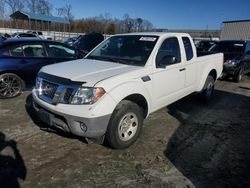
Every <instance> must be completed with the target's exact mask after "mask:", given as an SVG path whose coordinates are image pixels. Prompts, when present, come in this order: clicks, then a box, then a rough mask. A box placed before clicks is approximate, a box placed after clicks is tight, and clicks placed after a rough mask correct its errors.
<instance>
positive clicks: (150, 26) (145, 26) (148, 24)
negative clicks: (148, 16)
mask: <svg viewBox="0 0 250 188" xmlns="http://www.w3.org/2000/svg"><path fill="white" fill-rule="evenodd" d="M142 29H143V30H144V31H151V30H152V29H153V24H152V23H151V22H150V21H148V20H143V22H142Z"/></svg>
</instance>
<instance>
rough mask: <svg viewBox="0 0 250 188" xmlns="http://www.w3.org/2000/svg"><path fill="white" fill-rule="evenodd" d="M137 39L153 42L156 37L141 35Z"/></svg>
mask: <svg viewBox="0 0 250 188" xmlns="http://www.w3.org/2000/svg"><path fill="white" fill-rule="evenodd" d="M139 40H141V41H151V42H154V41H155V40H156V38H155V37H141V38H140V39H139Z"/></svg>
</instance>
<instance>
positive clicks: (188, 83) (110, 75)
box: [32, 33, 223, 149]
mask: <svg viewBox="0 0 250 188" xmlns="http://www.w3.org/2000/svg"><path fill="white" fill-rule="evenodd" d="M222 67H223V54H213V55H207V56H203V57H197V55H196V48H195V46H194V44H193V41H192V38H191V37H190V36H189V35H188V34H183V33H132V34H120V35H115V36H112V37H110V38H108V39H106V40H105V41H103V42H102V43H101V44H100V45H98V46H97V47H96V48H95V49H94V50H92V51H91V52H90V53H89V54H88V55H87V56H86V57H85V58H84V59H81V60H75V61H70V62H65V63H60V64H56V65H49V66H45V67H43V68H42V69H41V70H40V72H39V74H38V76H37V81H36V87H35V88H34V89H33V91H32V95H33V106H34V108H35V110H36V111H37V114H38V116H39V117H40V119H41V120H42V121H43V122H45V123H46V124H48V125H50V126H54V127H57V128H59V129H61V130H63V131H66V132H70V133H72V134H75V135H78V136H82V137H85V138H87V140H90V141H93V140H95V141H99V142H102V141H104V139H105V140H106V141H107V142H108V143H109V145H110V146H111V147H113V148H118V149H121V148H126V147H129V146H130V145H131V144H133V143H134V142H135V140H136V139H137V138H138V136H139V134H140V132H141V129H142V124H143V120H144V119H145V118H147V116H148V115H149V114H150V113H152V112H155V111H156V110H158V109H160V108H163V107H165V106H167V105H169V104H171V103H173V102H175V101H177V100H179V99H181V98H183V97H185V96H186V95H189V94H191V93H193V92H200V93H201V95H202V96H203V98H204V99H205V100H209V99H210V98H211V96H212V94H213V89H214V83H215V81H216V80H217V78H218V77H219V76H220V75H221V72H222Z"/></svg>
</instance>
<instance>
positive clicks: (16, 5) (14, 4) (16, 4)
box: [5, 0, 25, 13]
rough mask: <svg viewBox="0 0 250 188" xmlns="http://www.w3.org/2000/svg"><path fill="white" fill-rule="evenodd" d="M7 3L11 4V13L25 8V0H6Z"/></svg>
mask: <svg viewBox="0 0 250 188" xmlns="http://www.w3.org/2000/svg"><path fill="white" fill-rule="evenodd" d="M5 3H6V4H7V5H8V6H9V8H10V11H11V13H13V12H16V11H18V10H23V9H24V6H25V5H24V1H22V0H5Z"/></svg>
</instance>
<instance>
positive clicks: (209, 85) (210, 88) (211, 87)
mask: <svg viewBox="0 0 250 188" xmlns="http://www.w3.org/2000/svg"><path fill="white" fill-rule="evenodd" d="M212 92H213V84H212V83H211V82H210V83H209V84H208V86H207V96H208V97H210V96H211V95H212Z"/></svg>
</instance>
